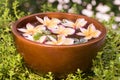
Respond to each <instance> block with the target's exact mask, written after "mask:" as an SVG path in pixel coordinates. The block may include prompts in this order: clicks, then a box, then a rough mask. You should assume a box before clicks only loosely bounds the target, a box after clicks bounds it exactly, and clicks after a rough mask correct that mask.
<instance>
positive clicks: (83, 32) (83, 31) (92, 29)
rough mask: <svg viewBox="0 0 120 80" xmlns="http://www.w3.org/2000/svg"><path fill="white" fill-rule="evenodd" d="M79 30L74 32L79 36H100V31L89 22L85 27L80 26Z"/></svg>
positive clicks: (86, 37) (90, 37) (87, 37)
mask: <svg viewBox="0 0 120 80" xmlns="http://www.w3.org/2000/svg"><path fill="white" fill-rule="evenodd" d="M80 30H81V32H78V33H76V34H77V35H79V36H85V37H84V39H87V40H89V39H92V38H97V37H99V36H100V34H101V32H100V31H99V30H97V29H96V28H95V26H94V25H93V24H90V25H89V26H88V28H87V29H85V28H80Z"/></svg>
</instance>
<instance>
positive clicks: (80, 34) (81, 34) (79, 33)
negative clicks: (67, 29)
mask: <svg viewBox="0 0 120 80" xmlns="http://www.w3.org/2000/svg"><path fill="white" fill-rule="evenodd" d="M76 34H77V35H79V36H84V34H83V33H81V32H78V33H76Z"/></svg>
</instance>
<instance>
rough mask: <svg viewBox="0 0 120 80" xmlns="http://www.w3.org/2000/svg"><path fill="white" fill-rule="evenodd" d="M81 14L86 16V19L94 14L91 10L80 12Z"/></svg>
mask: <svg viewBox="0 0 120 80" xmlns="http://www.w3.org/2000/svg"><path fill="white" fill-rule="evenodd" d="M82 14H84V15H86V16H88V17H92V16H93V14H94V12H93V11H92V10H88V9H83V10H82Z"/></svg>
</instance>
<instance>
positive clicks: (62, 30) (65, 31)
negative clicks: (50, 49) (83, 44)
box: [52, 25, 75, 36]
mask: <svg viewBox="0 0 120 80" xmlns="http://www.w3.org/2000/svg"><path fill="white" fill-rule="evenodd" d="M52 32H53V33H55V34H58V35H64V36H68V35H72V34H74V33H75V30H74V29H72V28H65V27H64V26H62V25H59V27H58V28H57V29H53V30H52Z"/></svg>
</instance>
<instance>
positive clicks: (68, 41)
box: [45, 35, 74, 45]
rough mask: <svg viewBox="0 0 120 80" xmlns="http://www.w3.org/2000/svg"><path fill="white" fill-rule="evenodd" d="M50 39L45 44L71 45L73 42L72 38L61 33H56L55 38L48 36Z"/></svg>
mask: <svg viewBox="0 0 120 80" xmlns="http://www.w3.org/2000/svg"><path fill="white" fill-rule="evenodd" d="M48 37H49V39H50V40H51V41H47V42H46V43H45V44H50V45H72V44H74V39H72V38H66V37H65V36H63V35H58V36H57V37H58V38H57V40H56V39H55V38H53V37H52V36H48Z"/></svg>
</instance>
